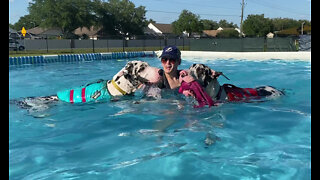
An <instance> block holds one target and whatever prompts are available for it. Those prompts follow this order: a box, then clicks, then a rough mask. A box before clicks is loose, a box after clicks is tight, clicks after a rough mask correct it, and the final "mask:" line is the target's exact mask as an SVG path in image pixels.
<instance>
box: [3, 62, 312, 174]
mask: <svg viewBox="0 0 320 180" xmlns="http://www.w3.org/2000/svg"><path fill="white" fill-rule="evenodd" d="M140 60H144V61H147V62H148V63H149V64H150V65H153V66H156V67H160V63H159V61H158V59H157V58H141V59H140ZM127 61H128V60H102V61H99V60H97V61H86V62H69V63H59V62H58V63H50V64H38V65H23V66H10V67H9V99H15V98H19V97H27V96H43V95H51V94H55V93H56V92H57V91H59V90H61V89H65V88H69V87H74V86H79V85H83V84H85V83H87V82H91V81H94V80H97V79H101V78H102V79H110V78H112V76H113V75H114V74H115V73H116V72H118V70H119V69H121V68H122V67H123V66H124V64H125V63H126V62H127ZM193 62H196V63H204V64H207V65H209V66H210V67H212V68H213V69H215V70H218V71H223V72H224V74H226V75H227V76H228V77H229V78H230V79H231V80H230V81H227V80H226V79H224V78H223V77H221V78H219V80H220V83H221V84H223V83H231V84H234V85H237V86H239V87H255V86H260V85H272V86H275V87H277V88H279V89H284V90H285V92H286V96H283V97H280V98H278V99H275V100H270V101H267V102H263V103H229V104H223V105H221V106H219V107H211V108H199V109H194V108H192V106H191V105H188V104H186V101H185V100H184V98H183V97H180V96H179V97H177V95H176V94H175V93H172V92H167V93H168V94H167V95H166V96H165V97H164V98H163V99H160V100H149V99H144V100H141V101H140V99H141V98H140V97H141V96H142V93H141V92H137V93H136V96H135V97H131V98H124V99H123V100H122V101H117V102H104V103H90V104H80V105H77V104H73V105H71V104H67V103H61V104H58V105H57V106H54V107H52V108H51V109H49V110H47V111H44V112H41V113H39V114H36V117H38V118H35V117H34V116H31V115H30V114H28V112H27V111H26V110H24V109H19V108H17V107H16V106H14V105H11V104H9V178H10V179H63V178H65V179H147V180H149V179H157V180H158V179H311V62H308V61H299V60H294V61H285V60H277V59H273V60H264V61H260V60H259V59H257V60H250V61H249V60H235V59H216V60H211V59H210V58H184V59H183V61H182V64H181V69H183V68H188V67H189V66H190V65H191V64H193ZM137 101H140V103H136V102H137ZM181 104H183V106H181ZM207 136H210V137H211V139H212V140H213V142H214V143H213V144H212V145H210V146H208V145H206V144H205V139H206V137H207Z"/></svg>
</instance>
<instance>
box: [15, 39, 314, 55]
mask: <svg viewBox="0 0 320 180" xmlns="http://www.w3.org/2000/svg"><path fill="white" fill-rule="evenodd" d="M305 39H307V43H308V42H309V46H310V47H309V46H307V47H306V46H303V48H301V47H300V45H299V44H301V43H302V42H304V41H302V40H300V39H299V37H275V38H185V37H167V38H166V37H159V38H150V37H149V38H147V37H139V38H136V39H126V38H120V39H116V38H110V39H99V40H91V39H86V40H79V39H33V40H31V39H23V40H19V39H18V40H17V41H19V42H20V44H22V45H23V46H24V51H23V52H21V51H20V52H19V51H9V54H11V53H12V54H13V53H17V54H18V53H30V54H32V53H97V52H125V51H128V52H129V51H156V50H161V49H163V48H164V47H165V46H167V45H176V46H178V47H179V48H180V49H181V50H190V51H224V52H266V51H271V52H272V51H298V50H302V49H311V38H310V41H308V38H305ZM304 44H306V43H304Z"/></svg>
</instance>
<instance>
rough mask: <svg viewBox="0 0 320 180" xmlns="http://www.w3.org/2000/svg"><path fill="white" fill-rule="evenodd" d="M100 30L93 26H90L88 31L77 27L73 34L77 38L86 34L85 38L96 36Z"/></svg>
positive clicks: (85, 28)
mask: <svg viewBox="0 0 320 180" xmlns="http://www.w3.org/2000/svg"><path fill="white" fill-rule="evenodd" d="M101 29H102V28H101V27H99V28H96V27H94V26H91V27H90V29H88V28H87V27H78V28H77V29H75V30H74V32H73V33H74V34H76V35H79V36H82V35H83V34H86V35H87V36H96V35H98V32H99V31H100V30H101Z"/></svg>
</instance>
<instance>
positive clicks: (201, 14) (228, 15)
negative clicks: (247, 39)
mask: <svg viewBox="0 0 320 180" xmlns="http://www.w3.org/2000/svg"><path fill="white" fill-rule="evenodd" d="M146 10H147V11H150V12H159V13H172V14H181V12H172V11H159V10H152V9H146ZM196 14H198V13H196ZM198 15H205V16H235V17H239V15H235V14H204V13H201V14H198Z"/></svg>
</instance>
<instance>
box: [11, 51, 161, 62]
mask: <svg viewBox="0 0 320 180" xmlns="http://www.w3.org/2000/svg"><path fill="white" fill-rule="evenodd" d="M154 56H155V53H154V52H153V51H138V52H109V53H88V54H61V55H42V56H20V57H9V66H11V65H22V64H42V63H53V62H74V61H93V60H108V59H125V58H136V57H154Z"/></svg>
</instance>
